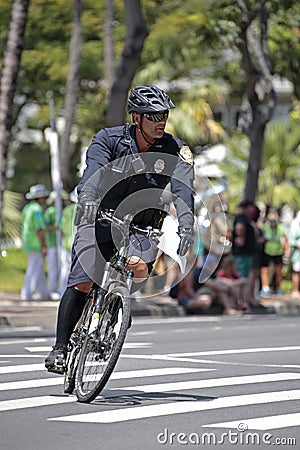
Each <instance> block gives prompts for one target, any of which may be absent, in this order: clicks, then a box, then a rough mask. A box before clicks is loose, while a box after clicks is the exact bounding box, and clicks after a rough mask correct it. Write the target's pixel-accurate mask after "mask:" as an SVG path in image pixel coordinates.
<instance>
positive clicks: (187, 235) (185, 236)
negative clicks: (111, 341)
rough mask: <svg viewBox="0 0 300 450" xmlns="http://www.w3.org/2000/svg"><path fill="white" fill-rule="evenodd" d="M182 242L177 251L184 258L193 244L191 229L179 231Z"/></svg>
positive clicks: (180, 229)
mask: <svg viewBox="0 0 300 450" xmlns="http://www.w3.org/2000/svg"><path fill="white" fill-rule="evenodd" d="M178 234H179V237H180V242H179V246H178V249H177V254H178V255H180V256H184V255H185V254H186V253H187V251H188V249H189V248H190V246H191V244H192V234H193V232H192V229H191V228H179V231H178Z"/></svg>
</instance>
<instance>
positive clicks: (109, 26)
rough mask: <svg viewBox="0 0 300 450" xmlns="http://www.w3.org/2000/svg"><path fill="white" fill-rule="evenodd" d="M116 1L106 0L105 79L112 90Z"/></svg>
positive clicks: (108, 88) (108, 87)
mask: <svg viewBox="0 0 300 450" xmlns="http://www.w3.org/2000/svg"><path fill="white" fill-rule="evenodd" d="M113 20H114V2H113V0H105V44H104V61H105V79H106V84H107V90H108V91H110V89H111V87H112V84H113V81H114V39H113Z"/></svg>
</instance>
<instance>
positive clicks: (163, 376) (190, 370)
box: [0, 340, 300, 430]
mask: <svg viewBox="0 0 300 450" xmlns="http://www.w3.org/2000/svg"><path fill="white" fill-rule="evenodd" d="M29 342H30V341H29ZM44 342H45V341H44V340H36V341H34V342H32V344H33V345H31V346H30V347H29V346H28V347H24V350H25V351H26V352H29V353H30V355H28V354H27V353H24V354H15V355H5V354H3V355H0V362H1V363H5V364H9V365H6V366H5V365H1V366H0V391H2V392H3V393H5V395H6V397H4V398H6V400H2V401H0V413H1V414H5V412H6V411H14V410H20V411H22V410H28V409H33V408H34V409H38V408H42V407H43V408H48V407H50V406H51V405H55V406H56V407H57V408H56V410H55V411H56V412H55V415H56V417H53V415H54V414H53V410H52V415H51V417H49V416H50V414H49V416H48V419H47V420H49V421H62V422H81V423H106V424H113V423H122V422H127V421H134V420H143V419H147V418H151V417H162V416H175V415H180V414H183V413H184V414H188V413H197V412H201V411H213V410H215V411H218V410H226V409H228V411H230V410H231V408H239V407H240V408H241V407H243V412H244V413H245V408H244V407H245V406H249V418H247V417H245V414H243V417H244V418H243V419H239V420H238V421H237V420H231V421H224V418H225V419H226V418H227V417H228V416H229V413H228V416H227V417H226V416H225V417H224V415H223V416H221V417H222V418H223V420H222V419H221V420H220V421H219V422H218V421H217V420H216V418H214V419H215V420H211V421H210V422H211V423H209V421H208V420H207V419H206V421H205V425H200V426H202V427H203V428H208V429H212V428H224V429H236V428H237V426H238V425H239V424H240V423H241V422H244V423H245V424H247V427H248V428H247V429H249V430H251V429H252V430H272V429H274V430H275V429H279V428H284V427H297V426H299V425H300V413H298V412H292V411H295V405H296V403H295V402H296V401H299V400H300V389H297V387H299V383H297V382H299V380H300V373H299V371H298V372H297V368H298V367H299V366H297V365H294V366H293V365H289V366H282V367H283V368H279V366H278V367H277V366H276V368H274V367H273V368H272V369H271V368H269V369H266V370H264V372H265V371H268V372H269V371H270V370H272V373H268V372H267V373H262V370H260V372H259V373H257V374H255V373H254V374H253V369H252V371H251V375H237V376H227V377H224V376H223V377H221V376H218V374H220V373H222V372H221V371H219V366H217V369H216V368H215V367H216V366H214V365H213V364H212V363H213V362H212V361H209V360H205V364H204V360H203V364H202V360H200V359H197V358H199V357H204V356H205V357H209V356H214V357H216V356H217V355H242V354H247V353H254V352H257V353H263V352H276V351H287V352H291V351H295V350H298V349H299V348H300V347H299V346H293V347H265V348H260V349H257V348H248V349H229V350H213V351H207V352H190V353H173V354H168V355H163V354H161V355H159V354H158V355H155V354H144V355H143V354H130V351H128V352H126V351H125V352H124V353H123V354H122V355H121V356H122V357H124V359H125V360H128V359H129V358H132V361H133V362H134V360H135V359H136V358H139V359H144V360H149V361H150V360H151V361H152V363H153V366H154V368H141V369H140V370H123V371H118V370H116V371H115V372H113V374H112V376H111V378H110V381H113V383H111V384H108V385H107V386H106V388H105V390H104V391H103V393H102V395H101V396H99V398H98V400H99V402H98V403H97V402H96V405H95V406H96V408H93V409H92V411H93V412H86V413H84V414H82V410H81V409H79V410H78V408H77V407H76V408H77V409H75V411H73V408H75V407H74V406H72V410H70V409H67V406H66V407H65V408H64V409H63V405H67V404H72V403H76V402H77V398H76V396H75V395H64V394H63V377H57V376H55V375H52V374H51V375H49V374H48V376H46V373H45V367H44V363H43V362H41V361H42V358H43V357H44V356H43V357H42V355H43V353H45V352H48V350H49V348H50V347H48V346H46V345H45V346H43V345H39V344H42V343H44ZM8 343H9V341H8ZM20 343H21V342H20ZM23 343H24V345H28V342H27V341H26V340H24V342H23ZM30 344H31V342H30ZM35 344H38V345H35ZM45 344H46V342H45ZM150 345H152V344H151V343H147V342H144V343H142V342H141V343H139V342H136V343H132V344H131V343H129V344H128V345H127V349H131V348H136V349H138V348H141V349H142V348H143V347H148V346H150ZM136 353H138V352H136ZM140 353H141V352H140ZM33 354H35V355H33ZM26 357H30V358H32V357H35V358H36V360H35V361H34V364H28V363H27V364H18V363H17V362H18V358H19V359H20V360H22V359H23V358H26ZM189 357H192V358H193V362H197V366H195V365H194V366H192V367H184V365H185V364H186V362H188V358H189ZM12 361H13V362H12ZM38 361H40V362H39V363H38ZM158 361H159V362H158ZM175 361H177V362H175ZM179 361H180V362H179ZM14 362H16V364H14ZM23 362H25V361H24V360H23ZM26 362H29V361H26ZM123 362H124V361H123ZM127 362H128V361H126V365H127V367H128V368H132V367H134V366H133V365H131V366H130V364H129V363H128V364H127ZM189 362H191V361H189ZM295 362H298V361H295ZM152 363H151V364H152ZM209 363H210V365H209ZM234 363H235V362H234ZM147 364H148V363H147ZM172 364H176V366H175V367H174V366H172ZM155 365H159V367H156V368H155ZM162 365H163V367H161V366H162ZM144 367H145V366H144ZM146 367H147V366H146ZM203 367H204V368H203ZM266 367H267V366H266ZM269 367H270V366H269ZM286 367H289V369H286ZM284 370H289V371H288V372H285V371H284ZM40 372H44V374H41V373H40ZM209 372H213V373H214V374H216V375H215V376H214V377H212V376H211V374H210V373H209ZM201 373H205V376H202V375H201ZM23 375H24V376H23ZM29 377H30V379H26V378H29ZM158 377H159V379H158ZM145 378H147V381H146V379H145ZM276 382H277V383H285V384H284V387H283V385H282V384H280V387H282V390H279V389H278V386H279V385H276V388H275V389H274V387H273V386H272V385H271V383H276ZM133 383H134V385H131V386H130V384H133ZM295 383H297V384H295ZM55 386H57V389H56V390H54V389H53V387H55ZM231 386H233V387H235V386H248V388H246V387H245V389H244V392H243V393H241V388H240V389H239V390H238V391H233V390H232V389H231V390H230V394H229V395H228V392H227V393H226V394H227V395H225V393H223V396H220V395H219V393H220V391H221V392H222V390H220V389H219V390H218V395H216V396H214V392H213V394H212V391H209V395H212V396H209V397H208V396H207V395H208V391H207V390H208V389H214V388H216V389H218V388H220V387H221V388H222V387H224V388H226V387H231ZM256 386H257V389H256V390H255V387H256ZM38 388H43V391H37V389H38ZM47 388H49V389H47ZM10 391H15V392H17V393H14V395H13V393H11V394H10ZM19 391H20V392H19ZM186 391H195V395H196V397H197V398H196V397H194V395H193V396H192V397H193V398H192V400H186V399H187V397H189V396H190V394H189V395H187V394H184V393H185V392H186ZM270 391H271V392H270ZM21 392H22V393H23V396H22V393H21ZM173 392H174V393H175V392H180V393H182V395H183V396H185V397H182V398H181V397H180V401H178V400H177V399H176V395H177V394H174V399H173V398H172V397H173V394H172V393H173ZM233 392H234V394H237V392H239V393H240V395H233ZM254 392H256V393H254ZM257 392H258V393H257ZM40 393H43V394H44V395H39V394H40ZM149 393H150V394H158V393H166V394H167V396H164V397H163V396H159V395H157V396H156V395H153V396H151V397H150V396H149ZM193 394H194V392H193ZM3 395H4V394H3ZM143 395H144V396H145V397H144V398H145V399H146V398H147V395H148V400H147V401H149V398H151V404H145V402H144V400H143ZM169 395H170V396H171V398H172V402H170V401H167V400H166V399H167V398H168V397H169ZM16 396H18V397H20V398H14V397H16ZM130 396H132V398H134V396H138V398H140V399H141V404H140V405H139V406H136V405H135V406H133V405H132V406H128V402H125V405H127V406H124V405H122V403H120V404H118V403H117V404H118V407H117V408H114V409H109V410H108V409H107V408H104V409H103V407H102V403H101V401H105V400H106V399H110V398H114V399H115V398H119V397H120V398H122V397H123V398H124V399H128V398H130ZM9 397H10V398H9ZM21 397H23V398H21ZM162 399H163V400H162ZM281 402H283V404H284V405H287V403H286V402H290V403H291V404H292V405H293V406H292V408H293V409H291V410H289V413H287V414H282V412H284V411H285V410H286V408H285V409H282V408H281V409H280V408H279V409H277V408H276V411H277V412H278V415H269V414H265V415H263V414H264V413H263V410H262V408H256V407H255V405H264V404H266V405H271V404H274V405H275V404H280V403H281ZM60 405H61V406H60ZM251 405H252V409H251V408H250V407H251ZM58 408H61V409H58ZM99 408H100V410H99ZM269 408H270V407H269ZM95 409H98V410H95ZM62 410H63V411H64V412H65V414H64V415H63V414H62ZM66 411H68V413H67V412H66ZM71 411H72V412H73V414H71V415H70V412H71ZM76 411H77V412H79V413H80V414H76V413H75V412H76ZM87 411H90V409H88V410H87ZM235 411H236V410H235ZM257 411H259V414H258V413H257ZM268 413H270V409H269V411H268ZM226 414H227V412H226ZM255 415H259V416H260V417H255ZM229 417H230V416H229ZM235 417H237V416H235ZM203 422H204V421H202V423H203Z"/></svg>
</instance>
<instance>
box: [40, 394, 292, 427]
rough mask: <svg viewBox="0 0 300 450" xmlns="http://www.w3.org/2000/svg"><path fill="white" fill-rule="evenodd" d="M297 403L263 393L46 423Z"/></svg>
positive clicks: (120, 419) (285, 396) (287, 397)
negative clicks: (286, 402) (276, 403)
mask: <svg viewBox="0 0 300 450" xmlns="http://www.w3.org/2000/svg"><path fill="white" fill-rule="evenodd" d="M299 399H300V389H298V390H297V389H296V390H291V391H281V392H280V391H279V392H276V391H275V392H267V393H264V392H263V393H260V394H246V395H236V396H232V397H222V398H216V399H212V400H207V399H205V401H203V402H201V401H199V402H191V401H182V402H177V403H174V402H172V403H163V404H160V405H150V406H136V407H132V408H123V409H113V410H110V411H100V412H93V413H86V414H75V415H72V416H65V417H53V418H51V419H48V420H61V421H64V422H89V423H114V422H126V421H129V420H136V419H146V418H150V417H161V416H169V415H174V414H183V413H191V412H196V411H209V410H213V409H222V408H232V407H236V406H245V405H259V404H264V403H275V402H283V401H292V400H293V401H294V400H299Z"/></svg>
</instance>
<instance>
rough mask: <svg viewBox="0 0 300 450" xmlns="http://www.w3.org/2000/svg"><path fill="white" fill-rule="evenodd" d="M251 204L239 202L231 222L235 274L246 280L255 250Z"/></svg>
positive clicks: (248, 201) (245, 201) (249, 202)
mask: <svg viewBox="0 0 300 450" xmlns="http://www.w3.org/2000/svg"><path fill="white" fill-rule="evenodd" d="M253 204H254V203H253V202H252V201H250V200H243V201H241V202H240V203H239V204H238V213H237V214H236V216H235V218H234V222H233V232H232V254H233V256H234V259H235V262H236V269H237V273H238V274H239V275H240V276H241V277H245V278H248V276H249V273H250V271H251V269H252V266H253V259H254V254H255V248H256V237H255V231H254V228H253V226H252V224H251V209H252V206H253Z"/></svg>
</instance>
